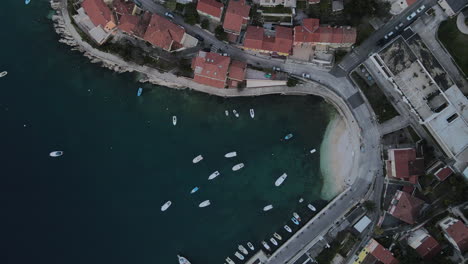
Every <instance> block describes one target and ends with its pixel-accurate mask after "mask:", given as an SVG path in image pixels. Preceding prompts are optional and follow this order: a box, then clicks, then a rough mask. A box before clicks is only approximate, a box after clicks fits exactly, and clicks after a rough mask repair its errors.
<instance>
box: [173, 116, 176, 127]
mask: <svg viewBox="0 0 468 264" xmlns="http://www.w3.org/2000/svg"><path fill="white" fill-rule="evenodd" d="M172 124H173V125H174V126H175V125H177V116H172Z"/></svg>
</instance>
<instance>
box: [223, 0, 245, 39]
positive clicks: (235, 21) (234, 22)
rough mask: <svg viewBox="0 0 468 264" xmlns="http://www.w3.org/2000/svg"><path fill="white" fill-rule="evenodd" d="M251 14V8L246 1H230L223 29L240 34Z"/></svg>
mask: <svg viewBox="0 0 468 264" xmlns="http://www.w3.org/2000/svg"><path fill="white" fill-rule="evenodd" d="M249 12H250V6H249V5H247V4H246V3H245V0H230V1H229V4H228V8H227V10H226V15H225V16H224V23H223V28H224V29H225V30H227V31H230V32H233V33H237V34H240V31H241V29H242V26H243V25H246V24H247V20H248V19H249Z"/></svg>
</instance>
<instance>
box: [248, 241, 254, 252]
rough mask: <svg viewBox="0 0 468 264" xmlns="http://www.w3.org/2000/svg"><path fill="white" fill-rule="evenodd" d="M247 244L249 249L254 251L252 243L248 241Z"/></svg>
mask: <svg viewBox="0 0 468 264" xmlns="http://www.w3.org/2000/svg"><path fill="white" fill-rule="evenodd" d="M247 246H248V247H249V248H250V250H252V251H254V250H255V248H254V246H253V244H252V243H250V242H247Z"/></svg>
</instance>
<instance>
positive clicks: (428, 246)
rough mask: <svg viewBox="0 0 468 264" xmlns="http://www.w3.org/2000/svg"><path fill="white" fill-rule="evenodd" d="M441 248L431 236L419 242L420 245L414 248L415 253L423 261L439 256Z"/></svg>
mask: <svg viewBox="0 0 468 264" xmlns="http://www.w3.org/2000/svg"><path fill="white" fill-rule="evenodd" d="M440 250H441V247H440V245H439V243H438V242H437V240H435V239H434V238H433V237H432V236H430V235H429V236H427V237H425V238H424V240H422V241H421V245H420V246H419V247H417V248H416V251H417V252H418V254H419V255H420V256H421V257H422V258H423V259H430V258H432V257H434V256H435V255H437V254H439V252H440Z"/></svg>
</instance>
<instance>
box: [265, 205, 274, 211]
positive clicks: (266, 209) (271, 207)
mask: <svg viewBox="0 0 468 264" xmlns="http://www.w3.org/2000/svg"><path fill="white" fill-rule="evenodd" d="M271 209H273V205H271V204H269V205H267V206H265V207H263V211H265V212H266V211H270V210H271Z"/></svg>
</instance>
